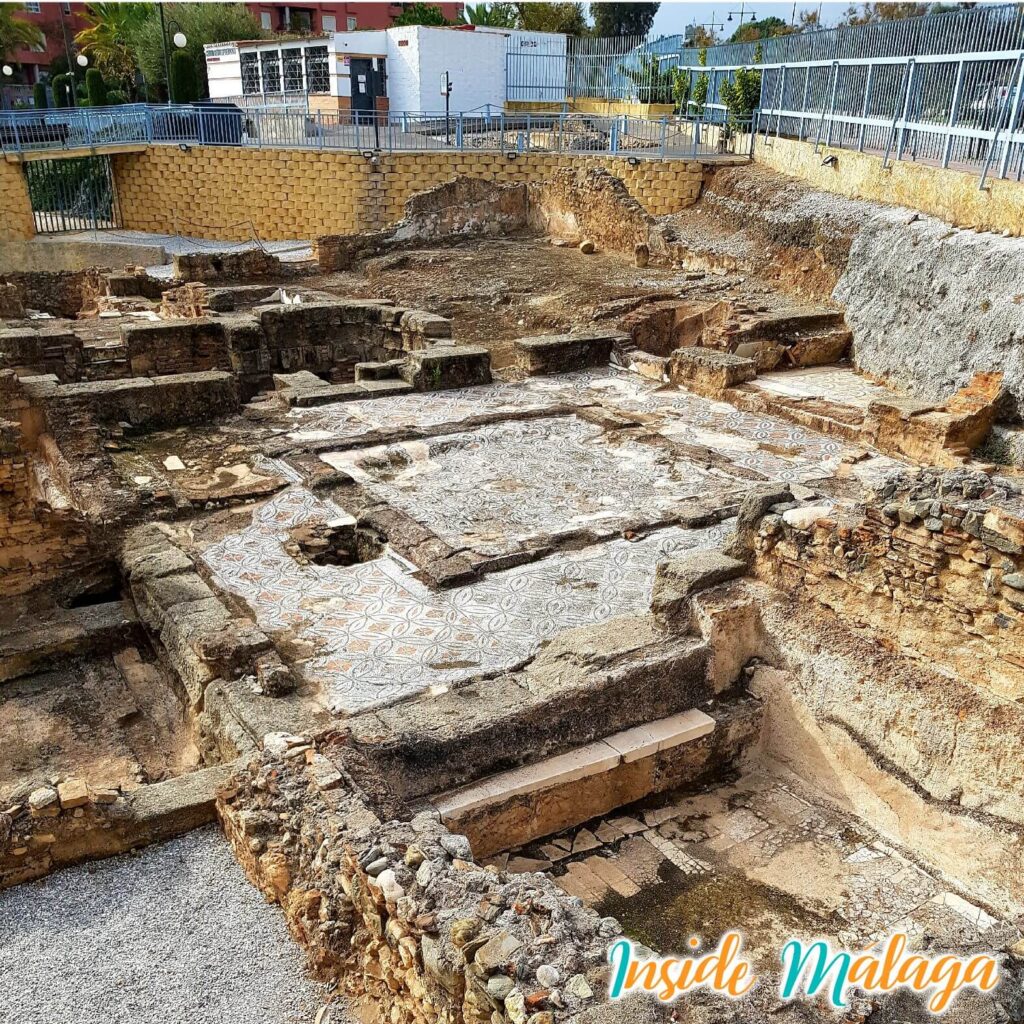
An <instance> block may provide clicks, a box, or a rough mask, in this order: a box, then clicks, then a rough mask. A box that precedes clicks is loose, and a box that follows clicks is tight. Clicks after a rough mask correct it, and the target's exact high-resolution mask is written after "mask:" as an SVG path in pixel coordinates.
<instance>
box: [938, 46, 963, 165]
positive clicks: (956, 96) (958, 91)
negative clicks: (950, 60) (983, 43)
mask: <svg viewBox="0 0 1024 1024" xmlns="http://www.w3.org/2000/svg"><path fill="white" fill-rule="evenodd" d="M963 91H964V62H963V61H960V63H959V65H958V66H957V69H956V84H955V85H954V86H953V99H952V100H951V102H950V104H949V124H948V125H947V127H948V128H953V127H955V126H956V122H957V119H958V118H959V117H960V97H961V96H962V95H963ZM952 148H953V133H952V132H950V131H947V132H946V141H945V142H944V143H943V144H942V166H943V168H946V167H948V166H949V156H950V151H951V149H952Z"/></svg>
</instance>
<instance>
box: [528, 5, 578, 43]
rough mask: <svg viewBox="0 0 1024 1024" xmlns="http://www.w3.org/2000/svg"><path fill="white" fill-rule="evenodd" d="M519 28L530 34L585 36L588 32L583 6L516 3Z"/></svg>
mask: <svg viewBox="0 0 1024 1024" xmlns="http://www.w3.org/2000/svg"><path fill="white" fill-rule="evenodd" d="M515 7H516V13H517V14H518V16H519V27H520V28H522V29H526V30H527V31H530V32H564V33H565V34H566V35H570V36H585V35H587V33H588V32H589V31H590V26H589V25H588V24H587V15H586V12H585V11H584V10H583V4H561V3H550V4H542V3H517V4H516V5H515Z"/></svg>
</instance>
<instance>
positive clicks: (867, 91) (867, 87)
mask: <svg viewBox="0 0 1024 1024" xmlns="http://www.w3.org/2000/svg"><path fill="white" fill-rule="evenodd" d="M874 73H875V65H874V64H869V65H868V80H867V82H866V83H865V84H864V103H863V104H862V105H861V111H860V116H861V117H865V118H866V117H867V116H868V110H869V109H870V107H871V79H872V78H873V77H874ZM866 129H867V125H866V124H864V123H863V122H862V123H861V126H860V134H859V137H858V139H857V152H858V153H863V152H864V132H865V131H866Z"/></svg>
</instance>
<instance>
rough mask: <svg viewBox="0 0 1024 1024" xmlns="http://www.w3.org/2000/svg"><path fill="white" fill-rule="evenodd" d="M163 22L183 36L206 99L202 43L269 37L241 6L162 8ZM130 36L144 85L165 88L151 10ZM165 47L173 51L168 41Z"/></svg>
mask: <svg viewBox="0 0 1024 1024" xmlns="http://www.w3.org/2000/svg"><path fill="white" fill-rule="evenodd" d="M164 19H165V22H166V23H167V24H169V23H170V22H171V21H175V22H177V24H178V27H179V28H180V29H181V31H182V32H184V33H185V38H186V39H187V40H188V44H187V45H186V47H185V50H184V52H185V53H187V54H188V55H189V56H190V57H191V58H192V67H193V68H194V69H195V74H196V78H197V90H198V94H199V95H200V96H205V95H207V89H208V86H207V81H206V55H205V53H204V52H203V46H204V45H205V44H206V43H226V42H230V41H232V40H234V39H263V38H266V37H267V36H268V35H269V33H268V32H264V31H263V29H261V28H260V24H259V22H258V21H257V20H256V19H255V18H254V17H253V15H252V14H251V13H250V12H249V11H248V10H247V9H246V8H245V7H244V6H243V5H242V4H221V3H214V4H202V3H193V4H165V5H164ZM170 34H171V33H168V35H170ZM134 35H135V49H136V59H137V61H138V66H139V69H140V70H141V71H142V73H143V75H145V78H146V81H147V82H148V83H149V84H150V85H151V86H165V87H166V73H165V71H164V48H163V41H162V40H161V38H160V18H159V16H158V13H157V12H156V10H155V8H154V11H153V13H151V14H150V16H149V17H148V18H146V20H145V21H144V22H143V23H142V24H141V25H140V26H139V28H138V30H137V31H136V32H135V33H134ZM167 45H168V46H169V47H171V49H174V44H173V43H172V42H171V40H170V39H168V40H167Z"/></svg>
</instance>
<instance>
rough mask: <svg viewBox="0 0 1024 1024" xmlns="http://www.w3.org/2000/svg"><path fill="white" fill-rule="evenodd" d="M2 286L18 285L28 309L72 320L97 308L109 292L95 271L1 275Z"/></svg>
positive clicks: (34, 272)
mask: <svg viewBox="0 0 1024 1024" xmlns="http://www.w3.org/2000/svg"><path fill="white" fill-rule="evenodd" d="M0 282H3V283H6V284H11V285H14V287H15V289H16V290H17V292H18V294H19V296H20V297H21V303H22V305H23V306H24V307H25V308H26V309H37V310H39V311H40V312H42V313H49V314H50V315H51V316H59V317H67V318H70V319H74V318H75V317H77V316H78V314H79V313H81V312H82V311H83V310H86V309H90V308H95V305H96V299H97V297H98V296H100V295H103V294H105V293H106V290H107V286H106V282H105V281H104V279H103V275H102V273H101V272H100V271H99V270H97V269H96V268H95V267H90V268H89V269H87V270H53V271H49V270H28V271H18V272H15V273H7V274H2V275H0Z"/></svg>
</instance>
